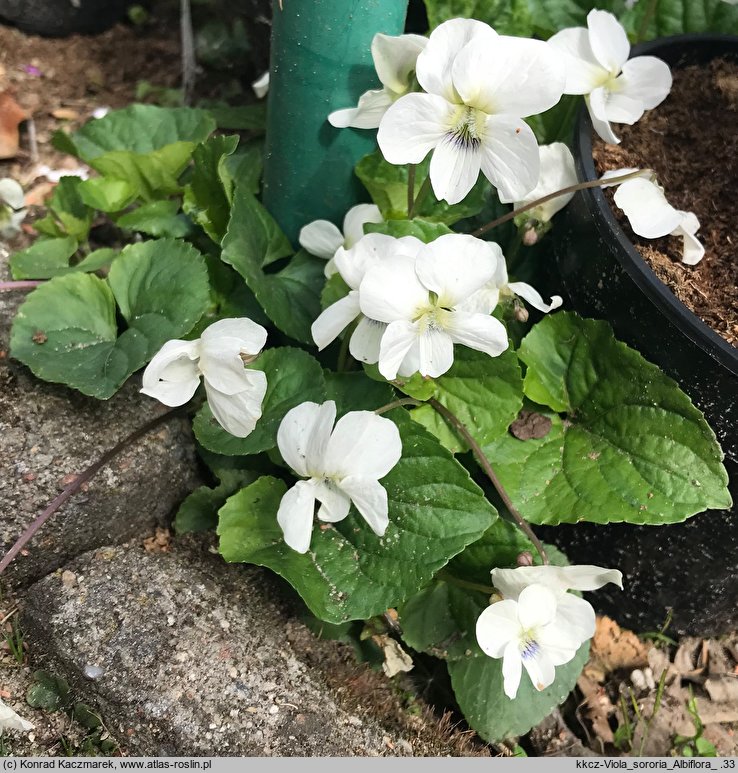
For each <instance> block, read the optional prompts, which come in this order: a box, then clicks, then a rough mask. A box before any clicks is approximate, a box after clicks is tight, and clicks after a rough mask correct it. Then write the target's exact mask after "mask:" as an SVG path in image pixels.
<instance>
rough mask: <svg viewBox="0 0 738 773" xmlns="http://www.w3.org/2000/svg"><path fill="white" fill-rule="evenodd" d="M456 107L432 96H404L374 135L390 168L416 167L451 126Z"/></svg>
mask: <svg viewBox="0 0 738 773" xmlns="http://www.w3.org/2000/svg"><path fill="white" fill-rule="evenodd" d="M456 110H457V107H456V105H453V104H451V103H449V102H447V101H446V100H445V99H443V97H437V96H435V95H433V94H406V95H405V96H404V97H400V99H398V100H397V102H395V103H394V105H392V107H390V108H389V110H388V111H387V112H386V113H385V114H384V118H382V123H381V124H380V125H379V131H378V132H377V142H378V143H379V147H380V149H381V151H382V155H383V156H384V157H385V158H386V159H387V161H389V162H390V164H419V163H420V162H421V161H422V160H423V159H424V158H425V157H426V156H427V155H428V153H429V152H430V151H431V150H432V149H433V148H434V147H435V146H436V145H437V144H438V143H439V142H440V141H441V139H442V138H443V137H444V135H445V134H446V132H448V131H449V129H450V128H451V126H452V125H453V121H454V115H455V112H456Z"/></svg>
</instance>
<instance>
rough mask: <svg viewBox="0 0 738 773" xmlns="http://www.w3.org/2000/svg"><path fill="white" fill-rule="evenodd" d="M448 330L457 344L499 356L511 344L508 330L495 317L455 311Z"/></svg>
mask: <svg viewBox="0 0 738 773" xmlns="http://www.w3.org/2000/svg"><path fill="white" fill-rule="evenodd" d="M449 316H450V322H449V324H447V326H446V331H447V332H448V334H449V335H450V336H451V338H452V339H453V341H454V342H455V343H457V344H463V345H464V346H468V347H469V348H470V349H475V350H476V351H478V352H484V353H485V354H489V356H490V357H498V356H499V355H500V354H502V352H504V351H505V350H506V349H507V347H508V346H509V341H508V338H507V330H505V326H504V325H503V324H502V322H500V320H499V319H496V318H495V317H490V316H489V315H487V314H478V313H474V312H467V311H454V312H453V313H452V314H450V315H449Z"/></svg>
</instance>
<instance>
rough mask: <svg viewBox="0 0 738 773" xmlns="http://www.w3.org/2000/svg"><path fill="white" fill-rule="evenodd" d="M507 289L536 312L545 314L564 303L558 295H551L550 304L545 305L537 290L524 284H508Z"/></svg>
mask: <svg viewBox="0 0 738 773" xmlns="http://www.w3.org/2000/svg"><path fill="white" fill-rule="evenodd" d="M507 287H508V289H509V290H512V292H514V293H515V295H519V296H520V297H521V298H523V299H524V300H526V301H528V303H529V304H530V305H531V306H533V308H535V309H538V311H542V312H544V313H545V314H547V313H548V312H549V311H553V310H554V309H558V308H559V306H561V304H562V303H563V302H564V301H563V299H562V298H561V296H560V295H552V296H551V303H546V302H545V301H544V300H543V298H541V294H540V293H539V292H538V290H536V289H535V288H534V287H531V286H530V285H529V284H526V283H525V282H510V284H508V286H507Z"/></svg>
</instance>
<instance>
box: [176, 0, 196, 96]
mask: <svg viewBox="0 0 738 773" xmlns="http://www.w3.org/2000/svg"><path fill="white" fill-rule="evenodd" d="M179 26H180V36H181V38H182V103H183V104H184V105H189V104H190V102H191V101H192V92H193V91H194V89H195V77H196V70H197V60H196V59H195V38H194V35H193V33H192V13H191V11H190V0H181V5H180V19H179Z"/></svg>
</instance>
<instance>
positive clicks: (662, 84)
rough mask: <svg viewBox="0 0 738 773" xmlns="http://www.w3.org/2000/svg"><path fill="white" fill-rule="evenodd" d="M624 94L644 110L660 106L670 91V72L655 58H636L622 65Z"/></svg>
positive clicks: (664, 64)
mask: <svg viewBox="0 0 738 773" xmlns="http://www.w3.org/2000/svg"><path fill="white" fill-rule="evenodd" d="M618 80H619V81H620V80H622V81H623V86H622V88H623V90H624V92H625V93H626V94H627V95H628V96H629V97H632V98H633V99H637V100H638V101H639V102H640V103H641V104H642V105H643V107H644V108H645V109H646V110H653V108H654V107H656V106H657V105H660V104H661V103H662V102H663V101H664V100H665V99H666V97H667V96H668V94H669V92H670V91H671V84H672V78H671V70H670V69H669V65H668V64H666V62H663V61H662V60H661V59H658V58H657V57H655V56H637V57H635V59H630V60H629V61H627V62H626V63H625V64H624V65H623V74H622V75H621V76H620V78H618Z"/></svg>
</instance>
